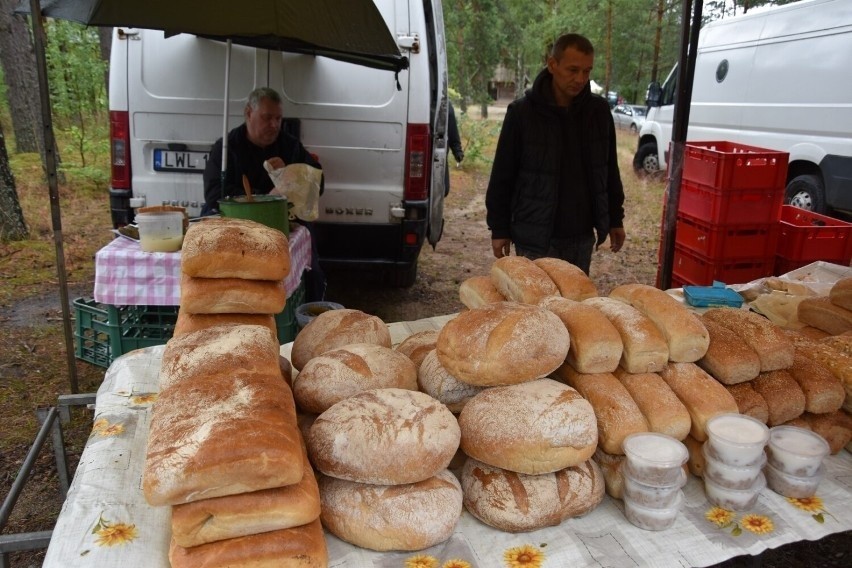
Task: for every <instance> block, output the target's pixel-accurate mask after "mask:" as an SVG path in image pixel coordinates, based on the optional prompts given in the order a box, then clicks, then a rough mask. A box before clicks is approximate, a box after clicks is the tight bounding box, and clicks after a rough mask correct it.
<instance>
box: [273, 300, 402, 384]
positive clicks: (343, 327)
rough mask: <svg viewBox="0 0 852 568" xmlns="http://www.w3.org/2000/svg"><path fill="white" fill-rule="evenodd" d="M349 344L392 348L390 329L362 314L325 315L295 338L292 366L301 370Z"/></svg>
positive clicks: (354, 312) (307, 326) (355, 312)
mask: <svg viewBox="0 0 852 568" xmlns="http://www.w3.org/2000/svg"><path fill="white" fill-rule="evenodd" d="M350 343H373V344H375V345H382V346H384V347H390V346H391V337H390V332H389V331H388V326H386V325H385V322H383V321H382V320H381V319H379V318H378V317H376V316H371V315H370V314H365V313H364V312H362V311H360V310H347V309H342V310H329V311H327V312H323V313H321V314H320V315H318V316H317V317H315V318H314V319H313V320H311V322H310V323H308V325H306V326H305V327H304V328H303V329H302V331H300V332H299V334H298V335H297V336H296V339H295V341H293V349H292V351H291V357H290V362H291V363H293V366H294V367H296V369H298V370H301V369H302V368H303V367H304V366H305V364H306V363H307V362H308V361H309V360H310V359H311V358H312V357H316V356H317V355H321V354H323V353H325V352H326V351H331V350H332V349H337V348H338V347H343V346H344V345H349V344H350Z"/></svg>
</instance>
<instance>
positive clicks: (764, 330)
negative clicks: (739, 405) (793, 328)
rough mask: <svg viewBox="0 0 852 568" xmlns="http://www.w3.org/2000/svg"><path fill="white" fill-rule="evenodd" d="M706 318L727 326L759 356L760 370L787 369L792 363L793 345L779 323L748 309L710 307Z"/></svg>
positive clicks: (705, 314)
mask: <svg viewBox="0 0 852 568" xmlns="http://www.w3.org/2000/svg"><path fill="white" fill-rule="evenodd" d="M702 317H703V318H704V320H705V321H706V320H710V321H714V322H716V323H718V324H719V325H722V326H725V327H727V328H728V329H729V330H731V331H733V332H734V334H735V335H736V336H737V337H739V338H740V340H741V341H743V342H744V343H745V344H746V345H748V346H749V347H751V348H752V349H754V351H755V352H756V353H757V356H758V357H759V358H760V371H761V372H766V371H774V370H776V369H786V368H788V367H789V366H790V365H792V364H793V350H794V349H793V344H792V343H791V342H790V339H789V338H788V337H787V336H786V335H785V334H784V332H783V331H781V328H779V327H778V326H777V325H775V324H774V323H772V322H771V321H769V320H768V319H766V318H765V317H763V316H761V315H759V314H756V313H754V312H752V311H749V310H742V309H737V308H711V309H709V310H707V311H706V312H704V315H703V316H702Z"/></svg>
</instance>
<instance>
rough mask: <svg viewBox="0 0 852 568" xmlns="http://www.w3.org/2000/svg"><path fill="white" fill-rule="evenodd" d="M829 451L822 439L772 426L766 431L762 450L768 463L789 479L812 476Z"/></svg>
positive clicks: (792, 427) (814, 433)
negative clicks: (790, 476) (766, 437)
mask: <svg viewBox="0 0 852 568" xmlns="http://www.w3.org/2000/svg"><path fill="white" fill-rule="evenodd" d="M830 451H831V448H830V447H829V445H828V442H826V441H825V438H823V437H822V436H820V435H819V434H817V433H816V432H811V431H810V430H806V429H804V428H799V427H798V426H775V427H774V428H772V429H771V430H770V431H769V444H768V445H767V447H766V453H767V455H768V457H769V463H770V464H772V466H773V467H774V468H775V469H777V470H779V471H781V472H783V473H787V474H789V475H795V476H796V477H809V476H812V475H816V472H817V470H818V469H819V467H820V465H822V461H823V460H824V459H825V457H826V456H827V455H828V454H829V452H830Z"/></svg>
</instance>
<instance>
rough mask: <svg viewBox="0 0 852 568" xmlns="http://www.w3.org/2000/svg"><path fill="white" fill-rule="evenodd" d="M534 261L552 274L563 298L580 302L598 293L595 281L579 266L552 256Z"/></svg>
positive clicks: (551, 276)
mask: <svg viewBox="0 0 852 568" xmlns="http://www.w3.org/2000/svg"><path fill="white" fill-rule="evenodd" d="M533 262H534V263H535V264H536V266H538V267H539V268H541V269H542V270H544V271H545V272H546V273H547V275H548V276H550V279H551V280H553V283H554V284H556V288H557V289H558V290H559V295H560V296H562V297H563V298H568V299H569V300H576V301H578V302H580V301H582V300H585V299H586V298H593V297H595V296H597V295H598V289H597V287H596V286H595V283H594V282H592V279H591V278H589V277H588V275H587V274H586V273H585V272H583V269H582V268H580V267H579V266H574V265H573V264H571V263H570V262H568V261H567V260H562V259H561V258H552V257H545V258H537V259H535V260H534V261H533Z"/></svg>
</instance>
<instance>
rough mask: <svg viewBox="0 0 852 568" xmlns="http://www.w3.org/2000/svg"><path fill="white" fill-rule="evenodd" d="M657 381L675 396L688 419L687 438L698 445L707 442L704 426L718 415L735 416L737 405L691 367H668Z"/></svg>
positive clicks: (725, 391) (672, 365) (730, 396)
mask: <svg viewBox="0 0 852 568" xmlns="http://www.w3.org/2000/svg"><path fill="white" fill-rule="evenodd" d="M660 377H662V379H663V380H664V381H665V382H666V384H667V385H669V387H671V389H672V391H674V393H675V394H676V395H677V397H678V398H679V399H680V401H681V402H682V403H683V405H684V406H685V407H686V409H687V410H688V411H689V415H690V417H691V418H692V427H691V429H690V432H689V433H690V434H691V435H692V437H693V438H695V439H696V440H698V441H699V442H703V441H705V440H706V439H707V433H706V431H705V425H706V424H707V421H708V420H710V419H711V418H713V417H714V416H717V415H719V414H726V413H729V412H737V401H736V400H734V397H733V396H732V395H731V393H729V392H728V391H727V389H726V388H725V387H724V386H723V385H722V384H721V383H720V382H719V381H717V380H716V379H714V378H713V377H711V376H710V375H708V374H707V373H705V372H704V371H703V370H701V368H700V367H698V366H697V365H696V364H695V363H669V364H668V365H666V367H665V368H664V369H663V370H662V371H660Z"/></svg>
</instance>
